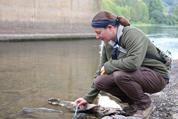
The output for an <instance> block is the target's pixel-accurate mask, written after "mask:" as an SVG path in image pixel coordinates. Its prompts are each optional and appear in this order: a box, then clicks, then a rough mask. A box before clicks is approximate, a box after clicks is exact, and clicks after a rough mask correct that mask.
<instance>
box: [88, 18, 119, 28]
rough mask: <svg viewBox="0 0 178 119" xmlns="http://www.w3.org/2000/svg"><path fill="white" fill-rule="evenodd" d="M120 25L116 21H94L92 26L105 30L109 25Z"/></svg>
mask: <svg viewBox="0 0 178 119" xmlns="http://www.w3.org/2000/svg"><path fill="white" fill-rule="evenodd" d="M119 24H120V23H119V21H118V20H117V19H116V20H114V19H102V20H92V23H91V26H92V27H94V28H105V27H107V26H108V25H113V26H118V25H119Z"/></svg>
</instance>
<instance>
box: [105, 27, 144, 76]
mask: <svg viewBox="0 0 178 119" xmlns="http://www.w3.org/2000/svg"><path fill="white" fill-rule="evenodd" d="M122 44H123V45H124V46H125V48H126V50H127V54H126V55H125V56H124V57H122V58H119V59H118V60H112V59H110V60H109V61H107V62H106V63H105V64H104V67H105V70H106V72H107V73H108V74H110V73H112V72H114V71H116V70H125V71H134V70H136V69H137V68H139V67H140V66H141V64H142V62H143V60H144V58H145V54H146V51H147V46H148V38H147V37H146V36H145V34H144V33H143V32H141V31H139V30H137V29H130V30H128V31H127V32H126V33H125V34H123V36H122Z"/></svg>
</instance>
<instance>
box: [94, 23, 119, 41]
mask: <svg viewBox="0 0 178 119" xmlns="http://www.w3.org/2000/svg"><path fill="white" fill-rule="evenodd" d="M94 31H95V33H96V39H97V40H102V41H104V42H109V41H110V40H114V39H115V36H116V28H115V27H114V26H112V25H108V26H107V27H106V28H94Z"/></svg>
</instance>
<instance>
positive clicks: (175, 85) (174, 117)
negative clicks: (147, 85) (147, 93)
mask: <svg viewBox="0 0 178 119" xmlns="http://www.w3.org/2000/svg"><path fill="white" fill-rule="evenodd" d="M176 72H178V60H174V61H173V65H172V69H171V77H170V83H169V84H168V85H167V86H166V88H165V89H164V90H163V91H161V92H159V93H157V94H153V95H152V99H153V103H154V105H155V106H156V109H155V111H154V112H153V113H152V115H151V117H150V119H178V80H177V79H178V73H176Z"/></svg>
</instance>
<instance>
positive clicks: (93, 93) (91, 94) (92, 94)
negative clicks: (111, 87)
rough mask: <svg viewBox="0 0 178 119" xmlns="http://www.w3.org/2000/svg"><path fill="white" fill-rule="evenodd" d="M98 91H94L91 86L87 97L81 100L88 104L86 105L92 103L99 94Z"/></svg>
mask: <svg viewBox="0 0 178 119" xmlns="http://www.w3.org/2000/svg"><path fill="white" fill-rule="evenodd" d="M99 92H100V91H99V90H98V89H96V88H95V87H94V86H93V85H92V86H91V89H90V91H89V92H88V94H87V95H85V96H84V97H83V98H84V99H85V100H86V101H87V102H88V103H92V102H93V101H94V100H95V98H96V97H97V95H98V94H99Z"/></svg>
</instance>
